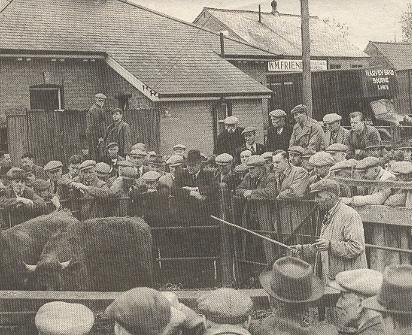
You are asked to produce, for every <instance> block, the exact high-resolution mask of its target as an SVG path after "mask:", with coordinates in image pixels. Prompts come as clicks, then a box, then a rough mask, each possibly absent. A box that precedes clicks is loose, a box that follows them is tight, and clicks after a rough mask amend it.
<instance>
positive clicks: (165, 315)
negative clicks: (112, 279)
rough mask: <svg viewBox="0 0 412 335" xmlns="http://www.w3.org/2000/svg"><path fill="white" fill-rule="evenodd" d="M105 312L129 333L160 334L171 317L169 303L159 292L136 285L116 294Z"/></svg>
mask: <svg viewBox="0 0 412 335" xmlns="http://www.w3.org/2000/svg"><path fill="white" fill-rule="evenodd" d="M105 314H106V315H107V316H108V317H109V319H111V320H114V321H116V322H117V323H118V324H119V325H120V326H122V327H123V328H125V329H126V330H127V331H128V332H129V333H131V334H139V335H158V334H161V333H162V331H163V330H164V329H165V327H166V326H167V324H168V323H169V322H170V319H171V305H170V302H169V301H168V300H167V298H166V297H165V296H164V295H163V294H161V293H160V292H158V291H156V290H154V289H152V288H148V287H138V288H134V289H132V290H129V291H126V292H124V293H123V294H121V295H120V296H118V297H117V298H116V299H115V300H114V301H113V302H112V303H111V304H110V305H109V306H108V307H107V308H106V311H105Z"/></svg>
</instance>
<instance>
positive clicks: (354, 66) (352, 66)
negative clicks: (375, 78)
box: [350, 64, 363, 69]
mask: <svg viewBox="0 0 412 335" xmlns="http://www.w3.org/2000/svg"><path fill="white" fill-rule="evenodd" d="M350 67H351V68H352V69H359V68H361V67H363V65H362V64H351V65H350Z"/></svg>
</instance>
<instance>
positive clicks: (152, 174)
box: [142, 171, 162, 181]
mask: <svg viewBox="0 0 412 335" xmlns="http://www.w3.org/2000/svg"><path fill="white" fill-rule="evenodd" d="M161 176H162V175H161V174H160V173H159V172H157V171H148V172H146V173H144V174H143V176H142V179H143V180H144V181H156V180H158V179H159V178H160V177H161Z"/></svg>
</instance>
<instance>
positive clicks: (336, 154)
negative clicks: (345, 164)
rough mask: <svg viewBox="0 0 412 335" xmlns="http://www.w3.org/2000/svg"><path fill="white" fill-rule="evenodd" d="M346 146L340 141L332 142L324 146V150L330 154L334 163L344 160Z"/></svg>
mask: <svg viewBox="0 0 412 335" xmlns="http://www.w3.org/2000/svg"><path fill="white" fill-rule="evenodd" d="M348 149H349V148H348V146H347V145H345V144H342V143H334V144H331V145H329V146H328V147H327V148H326V150H325V151H326V152H327V153H329V154H331V155H332V157H333V159H334V160H335V162H336V163H338V162H341V161H344V160H345V159H346V155H347V154H348Z"/></svg>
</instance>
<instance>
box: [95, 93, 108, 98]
mask: <svg viewBox="0 0 412 335" xmlns="http://www.w3.org/2000/svg"><path fill="white" fill-rule="evenodd" d="M95 98H98V99H107V97H106V96H105V95H104V94H103V93H97V94H96V95H95Z"/></svg>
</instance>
